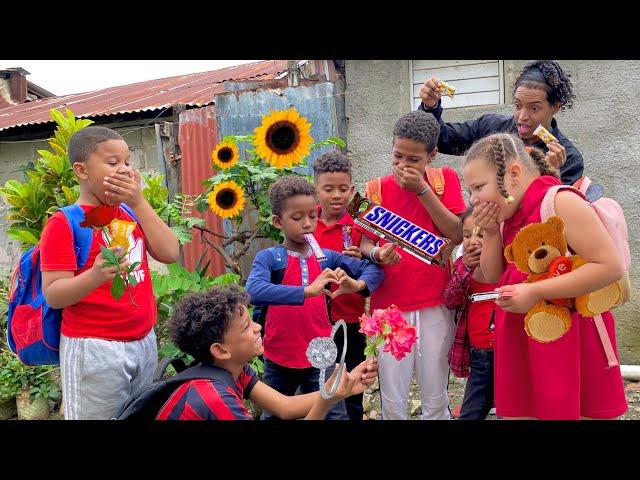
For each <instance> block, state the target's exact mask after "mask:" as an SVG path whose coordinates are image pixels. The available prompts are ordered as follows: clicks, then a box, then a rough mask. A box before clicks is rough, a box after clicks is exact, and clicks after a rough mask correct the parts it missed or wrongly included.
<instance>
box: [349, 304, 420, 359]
mask: <svg viewBox="0 0 640 480" xmlns="http://www.w3.org/2000/svg"><path fill="white" fill-rule="evenodd" d="M360 332H361V333H364V334H365V335H366V336H367V346H366V347H365V349H364V354H365V355H366V356H367V357H370V356H373V355H375V354H376V352H377V350H378V348H379V347H380V346H381V345H382V344H383V343H384V348H383V349H382V351H383V352H391V355H393V356H394V357H395V359H396V360H402V358H404V356H405V355H406V354H407V353H409V352H410V351H411V349H412V348H413V345H414V344H415V343H416V328H415V327H413V326H411V325H410V324H409V323H408V322H407V321H406V320H405V319H404V317H403V316H402V314H401V313H400V310H398V307H396V306H395V305H391V306H390V307H389V308H386V309H384V310H382V309H377V310H374V311H373V314H372V315H371V316H368V315H362V316H361V317H360Z"/></svg>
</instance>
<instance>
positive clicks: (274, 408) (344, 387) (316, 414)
mask: <svg viewBox="0 0 640 480" xmlns="http://www.w3.org/2000/svg"><path fill="white" fill-rule="evenodd" d="M377 370H378V364H377V361H376V360H375V358H370V359H367V360H365V361H364V362H362V363H360V365H358V366H357V367H355V368H354V369H353V370H351V372H349V373H348V374H346V375H343V376H342V378H341V379H340V386H339V387H338V390H337V391H336V394H335V395H334V396H333V397H331V398H330V399H328V400H325V399H324V398H322V396H321V395H320V392H313V393H306V394H303V395H294V396H287V395H283V394H281V393H280V392H278V391H277V390H275V389H273V388H271V387H270V386H269V385H267V384H266V383H263V382H261V381H258V383H256V384H255V386H254V387H253V389H252V390H251V393H250V394H249V399H251V401H252V402H254V403H255V404H256V405H258V406H260V407H261V408H262V409H264V410H268V411H270V412H273V413H274V414H275V415H276V416H277V417H278V418H281V419H283V420H293V419H296V418H301V417H305V420H322V419H323V418H324V417H325V416H326V414H327V412H328V411H329V409H330V408H331V406H332V405H333V404H334V403H336V402H338V401H340V400H342V399H343V398H345V397H348V396H350V395H358V394H360V393H362V392H364V390H365V388H367V387H368V386H370V385H371V384H373V382H374V380H375V378H376V376H377V375H378V371H377ZM336 372H337V369H334V372H333V374H332V375H331V377H329V380H327V382H326V385H327V388H329V387H330V386H331V385H332V384H333V380H334V378H335V374H336Z"/></svg>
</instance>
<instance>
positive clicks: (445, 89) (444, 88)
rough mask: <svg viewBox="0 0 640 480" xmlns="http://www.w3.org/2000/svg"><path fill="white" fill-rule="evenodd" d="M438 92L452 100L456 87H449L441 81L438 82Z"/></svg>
mask: <svg viewBox="0 0 640 480" xmlns="http://www.w3.org/2000/svg"><path fill="white" fill-rule="evenodd" d="M438 90H440V92H441V93H442V94H443V95H447V96H449V97H451V98H453V95H454V94H455V93H456V87H452V86H451V85H449V84H448V83H445V82H443V81H442V80H441V81H440V85H439V86H438Z"/></svg>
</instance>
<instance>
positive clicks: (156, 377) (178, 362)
mask: <svg viewBox="0 0 640 480" xmlns="http://www.w3.org/2000/svg"><path fill="white" fill-rule="evenodd" d="M169 365H171V366H172V367H173V368H174V370H175V371H176V374H178V373H181V372H183V371H185V370H186V369H187V366H186V365H185V363H184V361H183V360H182V359H180V358H174V357H165V358H163V359H162V360H160V361H159V362H158V366H157V367H156V371H155V373H154V374H153V381H154V382H158V381H161V380H162V376H163V375H164V374H165V373H166V371H167V368H168V367H169Z"/></svg>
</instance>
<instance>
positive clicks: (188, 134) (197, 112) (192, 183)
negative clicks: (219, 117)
mask: <svg viewBox="0 0 640 480" xmlns="http://www.w3.org/2000/svg"><path fill="white" fill-rule="evenodd" d="M217 130H218V129H217V124H216V116H215V110H214V107H213V106H212V105H210V106H207V107H202V108H194V109H192V110H186V111H184V112H181V113H180V130H179V133H178V144H179V146H180V151H181V152H182V161H181V169H182V193H185V194H189V195H198V194H200V193H202V191H203V190H204V186H203V185H202V181H203V180H205V179H207V178H209V177H211V176H212V175H213V172H214V171H213V164H212V162H211V152H212V151H213V149H214V148H215V145H216V143H217V142H218V136H217ZM192 215H193V216H196V217H200V218H203V219H204V220H205V221H206V227H207V228H208V229H210V230H213V231H217V232H222V222H221V221H220V218H219V217H218V216H216V215H214V214H213V213H212V212H211V211H209V210H207V211H205V212H203V213H201V212H198V211H197V210H196V209H195V208H194V209H193V213H192ZM193 231H194V235H193V241H192V242H191V243H189V244H188V245H185V246H184V249H183V253H184V266H185V267H186V268H187V269H189V270H193V269H194V268H195V266H196V264H197V262H198V258H200V256H201V255H202V253H203V252H205V251H207V250H209V255H208V256H207V258H209V259H210V260H211V264H210V266H209V274H210V275H220V274H222V273H224V272H225V266H224V262H223V261H222V258H221V257H220V255H218V254H217V253H216V252H215V250H214V249H213V248H210V247H208V245H207V244H206V243H203V242H202V238H201V236H200V233H198V231H197V230H196V229H194V230H193ZM207 237H208V239H209V240H210V241H213V242H219V241H220V239H216V238H215V237H214V236H213V235H207Z"/></svg>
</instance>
